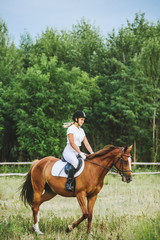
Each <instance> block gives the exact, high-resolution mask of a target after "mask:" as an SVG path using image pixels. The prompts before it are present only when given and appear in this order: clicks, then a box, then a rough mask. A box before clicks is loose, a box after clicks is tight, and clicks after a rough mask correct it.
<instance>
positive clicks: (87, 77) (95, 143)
mask: <svg viewBox="0 0 160 240" xmlns="http://www.w3.org/2000/svg"><path fill="white" fill-rule="evenodd" d="M76 110H83V111H85V113H86V115H87V117H88V118H87V121H86V123H85V124H84V129H85V132H86V134H87V137H88V139H89V141H90V143H91V145H92V147H93V149H94V151H97V150H99V149H101V148H103V147H104V145H107V144H113V145H117V146H125V145H131V144H133V145H134V153H135V155H134V157H135V158H136V160H137V161H149V162H150V161H160V21H157V22H156V23H150V22H148V21H147V20H146V19H145V14H144V13H136V14H135V18H134V20H133V22H132V23H131V22H129V21H128V20H127V22H126V26H125V27H124V26H122V27H121V28H119V30H118V32H117V33H116V32H115V30H114V29H113V31H112V32H111V33H109V34H108V35H107V36H103V35H102V34H101V32H100V29H99V28H97V27H96V26H95V25H92V24H90V22H89V21H87V20H85V19H84V18H82V19H81V20H80V21H79V22H78V23H77V24H76V25H73V26H72V30H71V31H64V30H61V31H57V30H56V29H53V28H50V29H49V28H46V30H45V31H44V32H42V33H41V34H40V35H38V36H37V37H36V39H35V40H33V39H32V37H31V36H30V34H29V33H28V32H25V33H24V34H23V35H21V40H20V45H19V47H16V46H15V44H14V42H13V41H11V38H10V36H9V32H8V29H7V25H6V23H5V22H4V21H3V20H2V19H1V20H0V159H1V161H31V160H32V159H34V158H42V157H44V156H48V155H53V156H56V157H60V156H61V154H62V151H63V148H64V147H65V144H66V130H65V129H64V128H63V127H62V126H63V123H64V122H66V121H70V120H71V118H72V114H73V112H74V111H76Z"/></svg>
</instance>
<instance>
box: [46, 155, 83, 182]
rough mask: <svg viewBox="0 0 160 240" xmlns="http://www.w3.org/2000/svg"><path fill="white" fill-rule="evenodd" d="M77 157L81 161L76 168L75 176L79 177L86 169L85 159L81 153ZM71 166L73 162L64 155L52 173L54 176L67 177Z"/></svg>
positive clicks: (54, 166)
mask: <svg viewBox="0 0 160 240" xmlns="http://www.w3.org/2000/svg"><path fill="white" fill-rule="evenodd" d="M77 158H78V161H79V163H78V167H77V168H76V172H75V174H74V178H75V177H78V176H79V175H80V174H81V173H82V171H83V169H84V160H83V159H82V158H81V156H79V155H78V156H77ZM70 167H71V164H70V163H68V162H67V161H66V160H65V159H64V157H63V156H62V158H61V159H60V160H59V161H57V162H56V163H55V164H54V165H53V167H52V170H51V174H52V176H56V177H65V178H67V177H68V172H69V169H70Z"/></svg>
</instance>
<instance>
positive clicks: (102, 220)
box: [0, 175, 160, 240]
mask: <svg viewBox="0 0 160 240" xmlns="http://www.w3.org/2000/svg"><path fill="white" fill-rule="evenodd" d="M22 181H23V178H22V177H1V178H0V183H1V184H0V239H16V240H17V239H45V240H46V239H56V240H57V239H62V240H63V239H65V240H66V239H69V240H70V239H72V240H73V239H76V240H77V239H83V240H84V239H108V240H114V239H115V240H117V239H121V240H123V239H127V240H133V239H134V240H135V239H137V240H141V239H142V240H160V213H159V212H160V176H159V175H154V176H144V175H143V176H135V177H134V180H133V182H131V183H130V184H125V183H123V182H122V181H121V178H120V177H118V176H111V175H107V176H106V178H105V185H104V187H103V189H102V191H101V192H100V194H99V196H98V199H97V202H96V204H95V208H94V217H93V224H92V233H93V237H92V236H88V235H87V234H86V225H87V222H86V221H84V222H83V223H81V224H80V225H79V227H78V228H77V229H74V230H73V232H71V233H69V234H67V233H66V232H65V230H66V227H67V225H68V224H71V223H73V222H74V221H75V220H76V219H77V218H79V217H80V216H81V210H80V207H79V205H78V203H77V200H76V199H75V198H63V197H61V196H56V197H55V198H54V199H52V200H50V201H48V202H46V203H44V204H42V206H41V209H40V229H41V231H43V232H44V233H45V234H44V235H43V236H37V235H36V234H35V233H34V232H33V231H32V224H33V220H32V212H31V209H30V208H29V207H28V208H25V207H24V204H23V203H22V202H21V201H20V200H19V192H18V191H17V189H18V187H19V186H20V185H21V183H22Z"/></svg>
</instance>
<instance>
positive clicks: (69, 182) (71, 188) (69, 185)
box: [65, 165, 76, 192]
mask: <svg viewBox="0 0 160 240" xmlns="http://www.w3.org/2000/svg"><path fill="white" fill-rule="evenodd" d="M75 171H76V169H75V168H74V167H73V166H72V165H70V169H69V171H68V178H67V182H66V188H65V189H66V190H67V191H70V192H74V188H75V186H74V174H75Z"/></svg>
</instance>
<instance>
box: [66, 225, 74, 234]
mask: <svg viewBox="0 0 160 240" xmlns="http://www.w3.org/2000/svg"><path fill="white" fill-rule="evenodd" d="M72 230H73V227H72V225H68V226H67V229H66V232H67V233H69V232H71V231H72Z"/></svg>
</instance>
